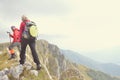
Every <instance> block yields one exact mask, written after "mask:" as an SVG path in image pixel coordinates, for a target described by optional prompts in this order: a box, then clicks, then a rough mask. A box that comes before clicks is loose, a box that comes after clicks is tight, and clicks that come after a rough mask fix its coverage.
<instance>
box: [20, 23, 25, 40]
mask: <svg viewBox="0 0 120 80" xmlns="http://www.w3.org/2000/svg"><path fill="white" fill-rule="evenodd" d="M24 28H25V23H24V22H21V24H20V38H22V33H23V31H24Z"/></svg>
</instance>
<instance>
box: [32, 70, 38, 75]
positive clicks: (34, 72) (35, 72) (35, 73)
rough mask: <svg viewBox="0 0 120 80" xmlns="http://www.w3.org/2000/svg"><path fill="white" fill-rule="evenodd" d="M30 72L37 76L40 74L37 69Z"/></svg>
mask: <svg viewBox="0 0 120 80" xmlns="http://www.w3.org/2000/svg"><path fill="white" fill-rule="evenodd" d="M30 73H31V74H33V75H35V76H38V71H36V70H31V71H30Z"/></svg>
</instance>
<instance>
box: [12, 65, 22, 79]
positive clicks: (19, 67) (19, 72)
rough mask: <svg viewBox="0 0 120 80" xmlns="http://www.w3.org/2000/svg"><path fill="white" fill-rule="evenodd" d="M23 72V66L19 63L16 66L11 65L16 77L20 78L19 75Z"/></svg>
mask: <svg viewBox="0 0 120 80" xmlns="http://www.w3.org/2000/svg"><path fill="white" fill-rule="evenodd" d="M22 72H23V66H22V65H18V66H16V67H11V69H10V73H11V74H12V76H13V77H14V78H16V79H19V76H20V74H21V73H22Z"/></svg>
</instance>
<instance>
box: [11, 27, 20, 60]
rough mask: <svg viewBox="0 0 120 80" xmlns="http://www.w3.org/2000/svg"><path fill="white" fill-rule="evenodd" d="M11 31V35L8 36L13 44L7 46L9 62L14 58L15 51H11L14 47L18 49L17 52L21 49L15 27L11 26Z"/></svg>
mask: <svg viewBox="0 0 120 80" xmlns="http://www.w3.org/2000/svg"><path fill="white" fill-rule="evenodd" d="M11 30H12V31H13V35H12V34H9V36H10V37H12V38H13V42H12V43H11V44H10V46H9V51H10V54H11V57H10V58H9V60H10V59H13V58H15V51H14V49H13V48H14V47H18V50H19V51H20V49H21V47H20V31H19V30H18V29H17V28H16V27H15V26H11Z"/></svg>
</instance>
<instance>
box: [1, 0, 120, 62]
mask: <svg viewBox="0 0 120 80" xmlns="http://www.w3.org/2000/svg"><path fill="white" fill-rule="evenodd" d="M119 4H120V1H119V0H1V1H0V22H1V23H0V27H2V28H1V29H2V31H1V32H0V33H1V34H4V32H5V31H7V30H10V29H9V28H10V26H11V25H15V26H17V27H18V28H19V25H20V22H21V15H23V14H25V15H27V16H28V18H29V19H30V20H32V21H35V22H36V23H37V26H38V27H39V31H40V34H41V35H40V37H41V38H44V39H46V40H47V41H49V42H51V43H54V44H56V45H58V47H60V48H63V49H71V50H74V51H77V52H80V53H81V54H82V53H84V54H83V55H86V56H88V57H91V58H93V59H96V60H98V61H106V62H111V61H112V60H115V61H116V62H120V60H119V59H120V57H119V58H118V55H119V56H120V54H119V53H120V51H117V53H116V51H115V53H114V50H116V47H117V48H118V47H119V48H120V5H119ZM43 35H44V36H43ZM5 36H6V37H5ZM5 36H4V37H5V38H8V37H7V35H5ZM1 39H3V38H1ZM111 49H113V53H110V52H109V50H111ZM105 50H107V51H105ZM102 51H103V52H102ZM104 54H105V56H107V57H105V58H104V59H102V58H103V56H104ZM97 55H103V56H99V57H98V56H97ZM109 55H111V56H109ZM112 55H115V56H114V57H113V56H112ZM116 57H117V59H116Z"/></svg>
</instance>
